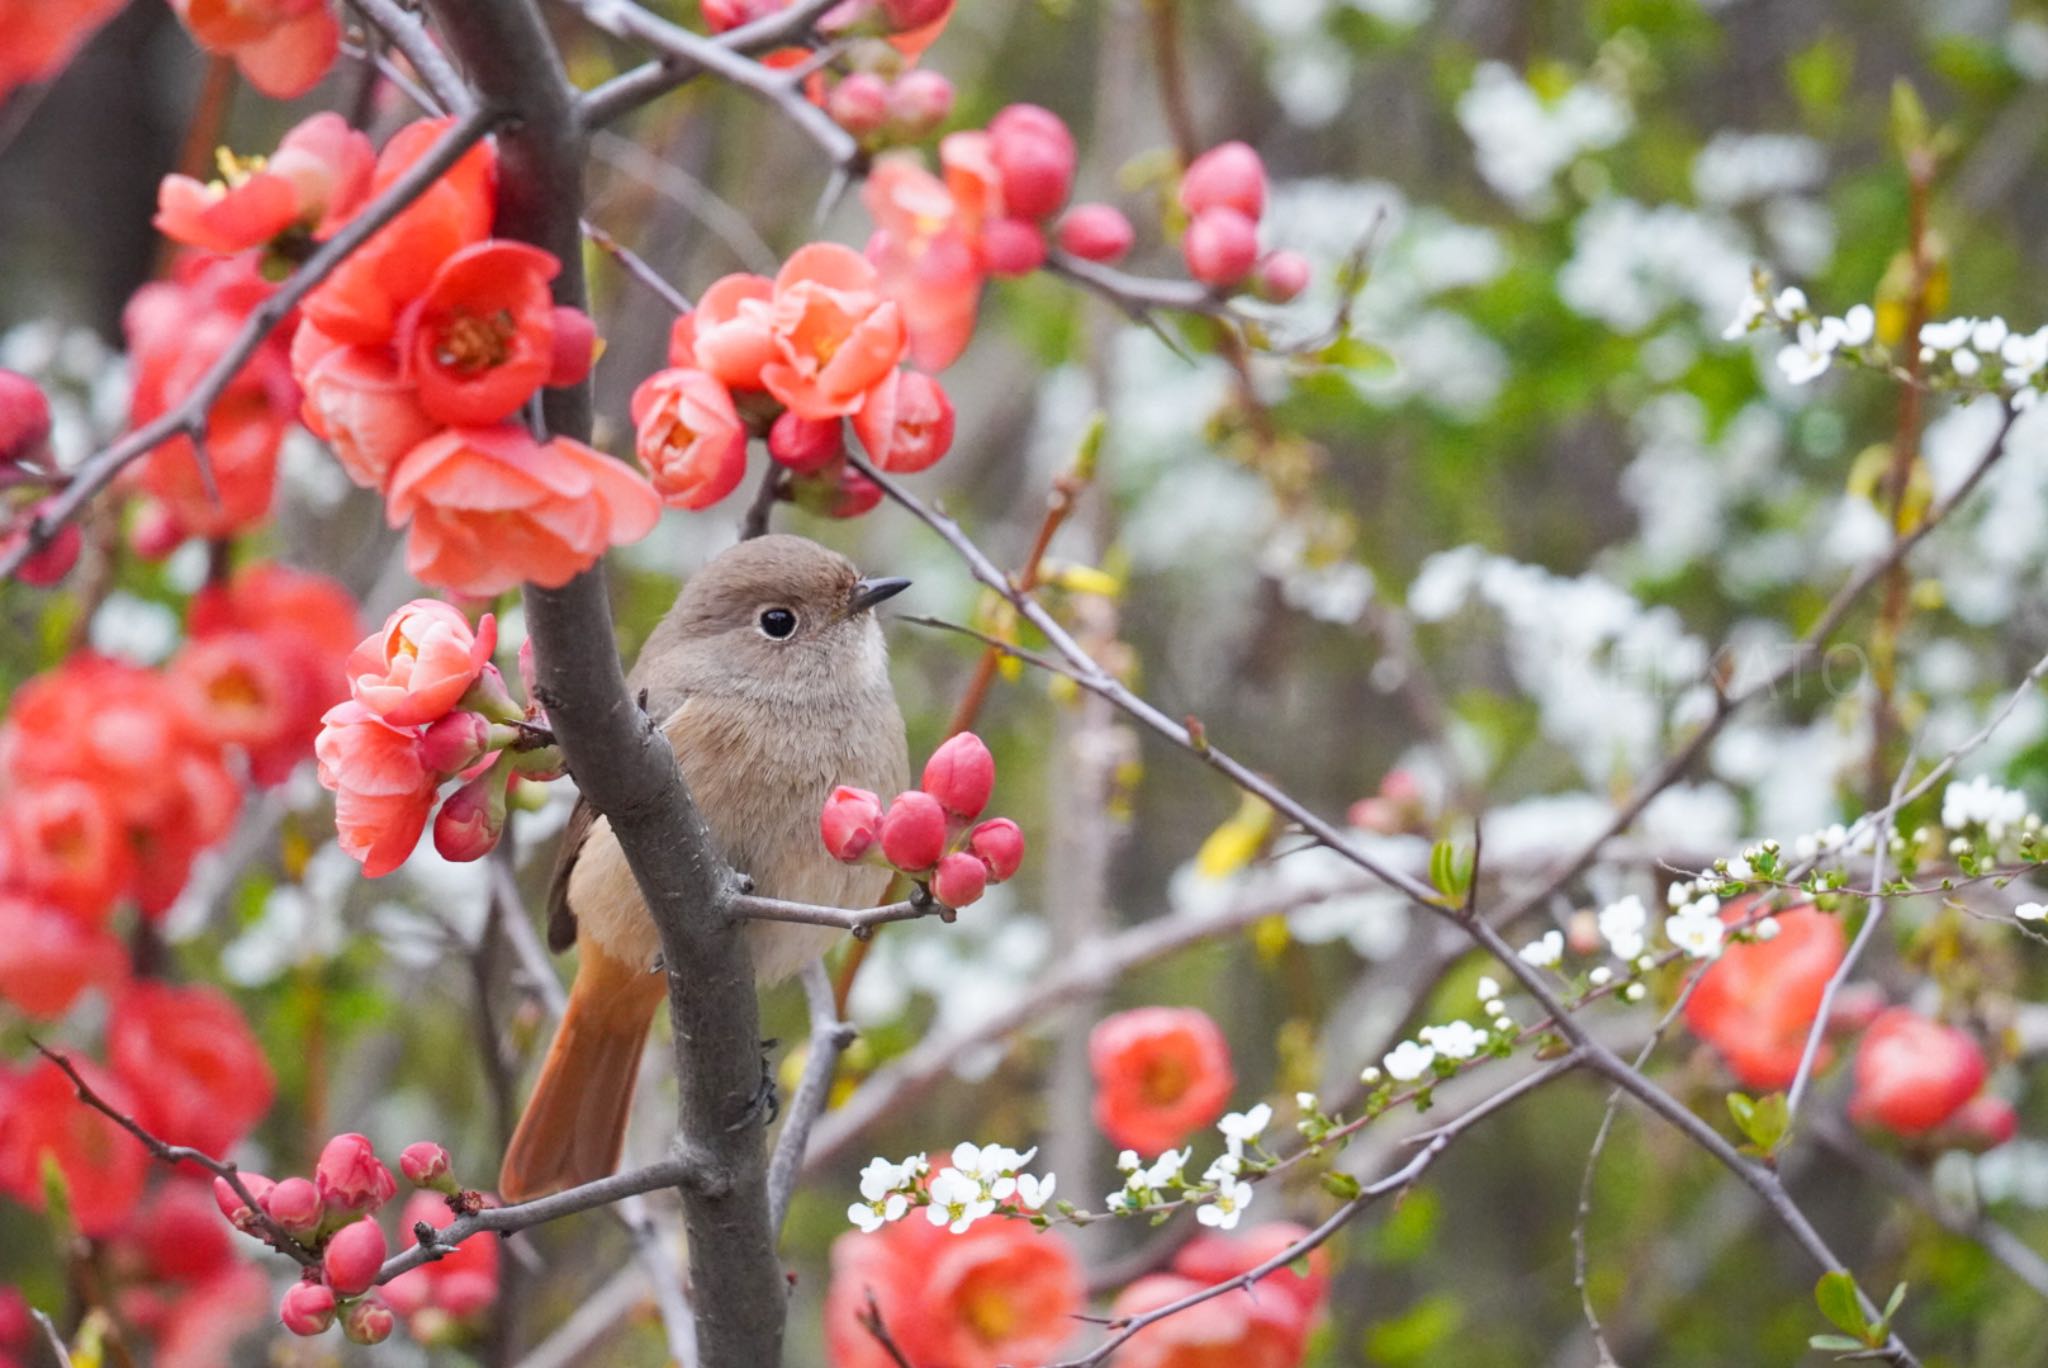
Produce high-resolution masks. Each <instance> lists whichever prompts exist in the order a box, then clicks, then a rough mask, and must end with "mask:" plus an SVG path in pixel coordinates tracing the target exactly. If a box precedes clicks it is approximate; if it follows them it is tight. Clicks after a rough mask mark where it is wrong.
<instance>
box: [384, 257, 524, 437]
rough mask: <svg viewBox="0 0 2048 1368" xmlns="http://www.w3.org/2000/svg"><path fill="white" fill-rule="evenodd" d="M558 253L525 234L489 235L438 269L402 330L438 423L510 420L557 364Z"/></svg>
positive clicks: (410, 366)
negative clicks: (522, 237) (552, 289)
mask: <svg viewBox="0 0 2048 1368" xmlns="http://www.w3.org/2000/svg"><path fill="white" fill-rule="evenodd" d="M561 269H562V264H561V262H559V261H557V260H556V259H555V257H554V255H553V254H552V253H549V252H544V251H542V250H541V249H540V248H538V247H530V246H528V245H526V244H525V243H523V242H499V241H495V240H492V241H486V242H479V243H477V244H475V245H474V246H470V247H465V248H463V249H462V250H461V251H459V252H456V253H455V254H454V255H453V256H451V257H449V258H448V259H447V260H446V261H444V262H442V263H441V267H440V269H439V270H438V271H436V272H435V273H434V278H433V280H432V281H430V282H429V283H428V285H427V290H426V293H425V294H424V295H422V296H421V297H420V299H419V301H418V303H417V304H416V305H414V307H413V310H412V311H409V312H408V313H407V315H406V321H405V323H404V324H403V325H402V328H401V336H400V342H399V350H400V352H401V353H402V354H403V355H404V357H405V365H406V372H407V374H408V375H409V376H410V377H411V378H412V380H413V382H414V383H415V384H417V385H418V386H419V391H420V406H421V407H422V408H424V409H425V410H426V411H427V414H428V416H429V417H431V418H433V419H434V420H435V421H437V422H442V423H452V424H468V425H471V426H482V425H484V424H487V423H495V422H497V421H498V420H499V419H501V418H509V417H511V416H512V414H514V413H516V412H517V411H518V410H519V407H520V405H522V404H524V403H525V402H526V401H527V400H528V399H529V398H531V397H532V396H533V392H534V391H535V390H537V389H539V388H540V387H541V384H542V383H543V382H544V381H545V380H546V379H547V378H548V372H549V371H550V370H552V369H553V367H554V347H555V313H554V311H555V306H554V299H553V297H552V296H551V295H550V294H549V293H548V282H549V281H550V280H553V279H554V278H555V276H556V275H557V274H559V273H560V271H561Z"/></svg>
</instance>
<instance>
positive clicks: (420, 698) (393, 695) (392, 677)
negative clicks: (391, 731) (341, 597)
mask: <svg viewBox="0 0 2048 1368" xmlns="http://www.w3.org/2000/svg"><path fill="white" fill-rule="evenodd" d="M497 644H498V620H497V618H495V617H493V616H492V615H491V614H489V613H485V614H484V615H483V619H482V620H481V621H480V622H478V623H477V625H476V626H475V627H474V628H471V627H470V625H469V619H468V618H466V617H464V616H463V615H462V610H461V609H459V608H456V607H455V606H454V605H453V604H448V603H443V602H442V601H441V600H439V599H414V600H413V601H412V602H411V603H408V604H406V605H405V606H404V607H402V608H399V609H397V610H396V611H395V612H393V613H392V614H391V616H389V617H387V618H385V619H384V626H383V628H382V630H380V631H378V632H375V633H373V634H372V635H370V636H368V637H365V638H364V639H363V642H362V644H361V645H359V646H357V647H356V648H355V650H354V651H352V652H350V653H349V658H348V666H347V669H348V677H349V692H350V693H351V694H352V695H353V696H354V698H355V700H356V702H358V703H360V704H362V705H363V706H364V707H366V708H368V709H369V710H370V711H371V712H373V713H376V714H377V715H378V716H379V717H381V718H383V719H384V720H385V721H386V722H389V723H390V724H391V725H392V726H394V727H417V726H424V725H426V724H427V723H429V722H433V721H437V720H439V719H440V718H442V717H445V716H446V715H447V714H448V713H450V712H452V711H454V708H455V705H456V703H458V702H459V701H461V698H462V695H463V694H465V693H467V692H468V691H469V686H470V685H471V684H473V683H475V682H476V677H477V676H478V675H480V674H482V673H483V669H484V666H485V664H487V663H488V662H489V661H490V658H491V652H492V651H493V650H495V649H497Z"/></svg>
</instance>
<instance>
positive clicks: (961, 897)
mask: <svg viewBox="0 0 2048 1368" xmlns="http://www.w3.org/2000/svg"><path fill="white" fill-rule="evenodd" d="M987 887H988V866H987V865H985V864H983V863H982V862H981V861H980V860H977V859H975V858H974V856H972V855H969V854H968V853H967V852H966V851H964V850H956V851H954V852H953V853H952V854H951V855H948V856H946V858H945V859H943V860H940V861H939V867H938V869H937V871H936V872H934V873H933V875H932V896H933V897H934V898H937V899H938V900H939V901H940V902H942V903H944V904H945V905H946V906H948V907H966V906H967V905H969V904H970V903H973V902H976V901H978V900H979V899H980V897H981V895H982V891H983V890H984V889H986V888H987Z"/></svg>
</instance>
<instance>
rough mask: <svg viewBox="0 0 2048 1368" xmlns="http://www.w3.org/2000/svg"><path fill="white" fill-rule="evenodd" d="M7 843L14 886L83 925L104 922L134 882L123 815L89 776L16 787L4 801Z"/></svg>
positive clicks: (1, 826) (2, 831)
mask: <svg viewBox="0 0 2048 1368" xmlns="http://www.w3.org/2000/svg"><path fill="white" fill-rule="evenodd" d="M0 838H4V840H5V845H6V848H7V850H8V851H9V852H10V853H11V855H12V857H13V859H12V865H13V869H12V873H11V878H12V882H13V883H15V884H16V885H17V886H19V887H20V888H21V889H22V890H24V891H25V892H27V893H29V894H31V895H33V896H35V897H36V898H39V899H41V900H43V901H45V902H49V903H53V904H55V905H57V906H59V907H62V908H63V909H65V910H66V911H68V912H70V913H71V914H72V915H74V916H76V917H78V918H79V919H80V920H81V921H83V922H85V923H87V924H90V925H95V926H96V925H98V924H100V923H101V922H103V921H104V920H105V919H106V916H107V913H108V912H109V911H111V910H112V908H113V904H114V900H115V899H116V898H118V897H119V896H120V895H121V893H122V892H123V891H124V890H125V889H126V888H127V887H128V885H129V883H130V881H131V880H132V879H133V877H134V863H133V856H132V855H131V854H130V853H129V850H128V842H127V831H126V830H125V828H124V826H123V824H122V822H121V818H120V813H119V811H118V810H117V809H116V808H115V806H114V804H113V803H112V802H111V801H110V800H109V798H108V797H107V795H106V794H105V793H104V792H103V791H102V790H101V789H100V788H99V787H98V786H96V785H94V784H91V783H88V782H86V781H85V780H82V779H59V780H56V781H55V782H52V783H45V784H33V785H28V786H25V787H21V788H17V789H15V790H14V791H12V792H11V793H9V794H8V795H7V798H6V801H5V802H4V803H0Z"/></svg>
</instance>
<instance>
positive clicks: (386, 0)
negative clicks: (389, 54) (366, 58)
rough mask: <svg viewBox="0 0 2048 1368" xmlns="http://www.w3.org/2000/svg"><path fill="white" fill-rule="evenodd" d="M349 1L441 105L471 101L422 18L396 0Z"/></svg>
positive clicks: (466, 105) (453, 106) (464, 106)
mask: <svg viewBox="0 0 2048 1368" xmlns="http://www.w3.org/2000/svg"><path fill="white" fill-rule="evenodd" d="M349 3H350V4H352V5H354V6H355V8H356V9H358V10H360V11H362V15H363V17H364V18H365V19H367V20H369V21H370V22H371V23H372V24H374V25H376V26H377V29H378V31H379V32H381V33H382V34H383V35H384V37H385V39H386V41H388V42H389V43H390V44H391V46H393V47H395V48H397V49H398V50H399V52H400V53H402V54H404V56H405V60H406V61H408V62H410V63H411V64H412V69H413V70H414V71H416V72H418V73H419V77H420V79H421V80H422V81H425V82H426V83H427V88H428V89H429V90H431V91H433V92H434V98H435V99H436V100H438V101H439V102H440V105H441V108H442V109H444V110H467V109H469V107H470V106H471V104H472V103H474V102H473V101H472V100H471V98H470V94H469V87H468V86H466V85H464V84H463V82H462V77H461V76H459V75H458V74H456V71H455V66H454V63H452V62H450V61H449V60H448V57H447V55H446V54H445V53H443V52H442V51H441V48H440V45H439V44H437V43H436V42H435V41H434V38H433V35H432V34H430V33H428V32H427V25H426V21H425V20H423V19H422V18H421V17H420V16H419V15H417V14H415V13H414V12H413V11H411V10H409V9H407V8H406V7H405V6H404V5H401V4H399V3H398V0H349Z"/></svg>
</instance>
